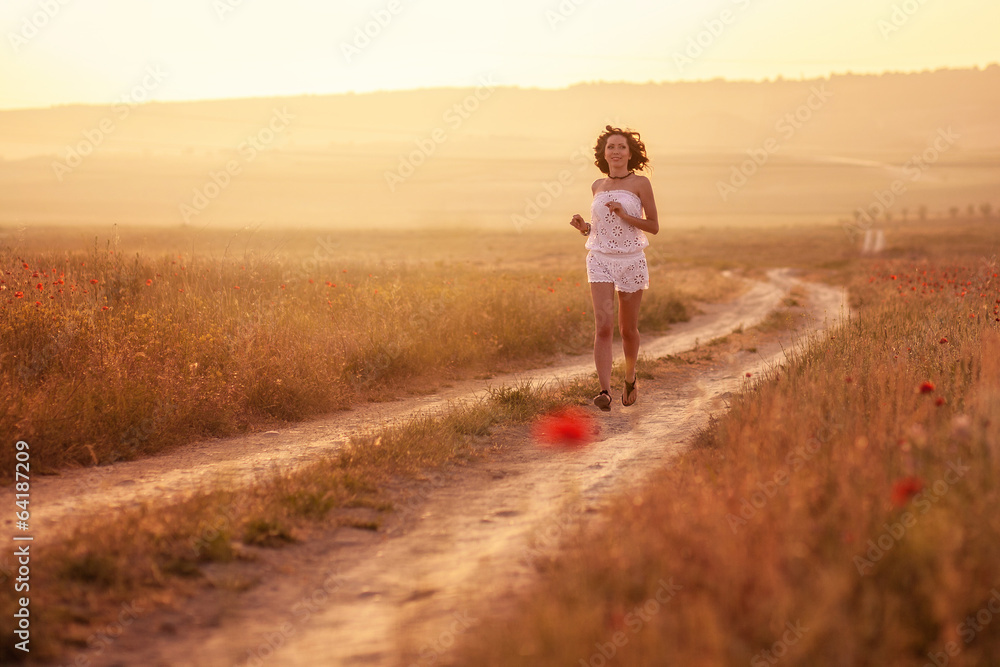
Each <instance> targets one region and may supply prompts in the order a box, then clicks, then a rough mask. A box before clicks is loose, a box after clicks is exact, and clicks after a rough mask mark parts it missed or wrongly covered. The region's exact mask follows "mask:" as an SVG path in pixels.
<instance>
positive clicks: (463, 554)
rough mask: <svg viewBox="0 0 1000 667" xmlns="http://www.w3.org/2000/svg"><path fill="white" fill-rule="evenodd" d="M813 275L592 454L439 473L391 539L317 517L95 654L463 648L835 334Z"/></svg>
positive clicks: (49, 488)
mask: <svg viewBox="0 0 1000 667" xmlns="http://www.w3.org/2000/svg"><path fill="white" fill-rule="evenodd" d="M796 284H798V283H797V281H795V280H794V278H792V277H791V275H790V273H789V272H787V271H781V270H779V271H772V272H771V273H770V274H769V282H767V283H756V284H755V285H754V286H753V288H752V289H751V290H750V291H749V292H747V293H746V294H744V295H743V296H742V297H740V298H739V299H738V300H736V301H735V302H732V303H728V304H719V305H714V306H711V307H709V308H708V309H707V312H706V313H704V314H702V315H699V316H697V317H695V318H693V319H692V320H691V321H690V322H688V323H685V324H683V325H679V326H677V327H675V328H674V330H673V331H672V332H671V333H670V334H669V335H667V336H663V337H661V338H658V339H655V340H651V341H644V343H643V348H642V352H643V354H645V355H647V356H650V357H653V358H657V357H662V356H666V355H668V354H673V353H678V352H681V351H684V350H687V349H690V348H692V347H694V345H695V344H696V341H698V340H700V341H701V342H708V341H709V340H710V339H712V338H715V337H718V336H723V335H726V334H728V333H730V332H731V331H732V330H733V329H735V328H737V327H739V326H740V325H742V326H744V327H747V328H748V327H751V326H753V325H754V324H756V323H758V322H759V321H761V320H762V319H764V318H765V317H766V316H767V315H768V314H769V313H770V312H771V311H772V310H774V309H775V308H776V307H778V306H779V305H780V303H781V300H782V298H783V297H784V296H785V295H786V294H787V292H788V290H789V289H791V288H792V287H793V286H795V285H796ZM802 287H803V289H804V290H805V291H806V293H807V294H808V305H809V312H810V316H811V317H810V318H809V321H808V323H806V324H805V325H804V327H803V328H801V329H800V330H799V331H797V332H795V333H794V334H788V335H787V336H785V337H784V340H775V341H773V342H771V343H769V344H768V345H766V346H764V347H761V348H759V349H758V350H757V352H756V354H750V353H746V352H744V353H740V354H734V355H728V358H727V359H724V360H723V361H722V362H720V363H719V364H716V365H715V366H714V367H712V368H710V369H708V370H706V371H703V372H701V373H699V374H698V375H697V376H696V377H694V378H692V379H691V380H690V381H688V382H685V383H683V384H676V383H674V384H671V383H667V382H657V381H655V380H653V381H650V380H646V381H642V382H640V399H639V402H638V403H637V404H636V405H635V406H632V407H630V408H628V409H623V408H622V406H621V404H620V402H616V404H615V405H614V406H613V409H612V412H611V413H610V414H608V415H603V414H601V415H600V416H599V418H600V421H601V425H602V435H601V440H600V441H599V442H597V443H595V444H594V445H592V446H591V447H589V448H588V449H586V450H584V451H580V452H575V453H571V454H566V453H555V452H551V451H547V450H540V449H538V448H535V447H533V446H530V445H529V444H528V443H525V444H524V446H521V447H514V448H511V452H510V453H509V454H507V455H503V456H500V457H499V458H498V459H494V460H490V461H489V462H487V463H484V464H479V465H474V466H470V467H468V468H465V469H463V470H462V471H461V474H454V475H452V476H451V479H449V480H446V481H443V482H442V483H440V484H435V485H434V487H435V488H434V489H433V491H432V492H431V493H430V494H429V497H428V498H427V499H426V501H425V502H422V503H421V504H420V505H419V508H418V509H417V511H415V512H406V511H403V512H399V513H397V515H396V516H394V517H392V518H391V519H390V520H389V522H388V524H387V525H386V526H385V528H384V530H382V531H380V532H379V533H371V532H369V531H361V530H355V529H350V528H340V529H337V530H335V531H323V530H322V528H321V527H320V528H317V530H316V532H315V533H314V534H313V535H311V536H309V539H307V540H305V541H304V543H303V544H301V545H298V546H295V547H290V548H288V549H284V550H280V551H271V552H269V553H267V554H266V555H263V556H262V557H261V560H260V561H258V562H257V563H255V564H253V565H252V566H248V572H252V573H253V576H256V577H260V578H261V579H262V583H261V584H260V585H258V586H257V587H255V588H253V589H252V590H250V591H248V592H246V593H243V594H241V595H240V596H239V597H238V599H237V598H235V597H234V598H233V600H232V601H231V604H228V605H227V604H226V603H222V604H221V605H220V604H219V603H218V598H219V596H218V594H216V596H215V597H214V598H212V600H213V601H212V602H211V603H209V602H207V601H206V602H205V603H204V605H202V606H200V607H199V608H196V609H192V610H191V611H190V612H185V613H176V614H167V615H165V614H163V613H162V612H153V611H152V610H148V611H147V614H146V615H144V616H142V617H141V618H140V619H139V620H138V621H137V622H136V623H135V624H134V626H133V627H132V628H130V630H129V631H128V632H127V633H126V634H125V635H123V636H122V637H121V638H120V639H119V640H118V641H117V642H116V643H115V644H114V646H113V647H112V650H110V651H107V652H104V653H103V654H102V655H100V656H96V655H93V654H87V657H88V658H89V659H90V664H91V665H148V666H153V665H174V666H179V665H198V666H201V665H213V666H214V665H244V664H254V665H256V664H269V665H282V666H284V665H355V664H356V665H366V664H372V665H383V664H386V665H395V664H422V665H432V664H448V661H447V656H446V649H447V647H448V646H450V645H451V642H452V640H453V639H454V636H455V634H456V633H462V632H467V631H468V632H474V627H475V624H476V621H477V617H478V616H479V615H480V613H479V610H482V609H483V606H482V605H483V602H484V601H489V600H492V599H496V598H501V597H502V596H503V594H504V593H505V592H507V591H510V590H512V589H514V588H517V587H518V586H520V585H522V584H523V583H525V582H527V581H530V579H531V577H532V576H533V573H534V569H533V567H532V566H531V562H530V561H531V558H530V556H531V555H532V554H537V553H538V549H541V550H546V549H548V548H552V547H555V546H556V545H557V544H558V539H559V538H560V536H561V535H562V534H564V533H565V531H566V530H567V529H568V528H569V526H571V525H573V524H574V523H576V522H577V521H578V520H579V519H580V517H582V516H584V515H585V514H586V513H587V512H590V511H593V510H595V509H596V508H597V507H598V506H599V505H600V503H601V502H602V501H603V499H605V498H606V497H607V495H608V494H609V493H610V492H613V491H615V490H620V489H623V488H627V485H628V484H633V483H635V482H636V481H639V480H641V478H642V476H643V474H644V473H645V472H646V471H648V470H649V469H651V468H652V467H653V466H655V465H657V464H662V462H664V461H666V460H668V459H669V458H670V457H672V456H674V455H675V454H676V453H677V452H678V451H680V449H681V448H682V447H683V446H684V444H685V442H686V441H688V440H689V439H690V438H691V436H692V435H694V434H695V433H696V432H697V431H698V430H699V429H701V428H702V427H703V426H704V425H705V424H706V423H707V420H708V417H709V415H710V414H711V413H712V412H714V411H717V410H720V409H724V408H725V398H726V397H727V396H728V395H729V394H730V393H731V392H733V391H736V390H738V389H739V387H740V386H741V383H743V382H745V381H746V380H745V373H747V372H750V373H754V374H757V373H759V372H760V371H762V370H763V369H765V368H766V367H768V366H770V365H774V364H777V363H781V362H783V361H784V354H785V351H787V350H789V348H790V347H791V344H792V339H793V338H795V339H798V340H802V339H803V337H805V336H807V335H813V334H815V333H817V332H821V331H822V330H824V329H825V328H826V327H827V326H828V325H830V324H832V323H833V322H834V321H836V320H837V319H839V317H840V316H842V315H843V314H844V312H845V308H846V306H845V305H844V304H843V298H842V296H843V295H842V294H841V292H840V290H837V289H833V288H830V287H827V286H823V285H815V284H803V285H802ZM592 368H593V366H592V362H591V361H590V359H589V358H587V359H580V358H578V359H577V361H576V362H575V363H564V364H560V365H558V366H555V367H550V368H547V369H544V370H540V371H537V372H533V373H522V374H518V375H517V376H510V377H496V378H493V379H491V380H489V381H488V383H489V384H494V385H495V384H502V383H505V382H511V381H523V380H531V381H532V382H546V381H551V380H553V379H563V378H569V377H573V376H575V375H579V374H589V373H591V372H592ZM485 386H486V383H485V382H484V381H482V380H479V381H469V382H462V383H457V384H456V385H455V386H453V387H451V388H450V389H448V390H446V391H443V392H439V393H438V394H435V395H433V396H427V397H421V398H413V399H406V400H402V401H397V402H394V403H389V404H379V405H371V406H366V407H365V408H361V409H358V410H354V411H351V412H350V413H347V414H342V415H336V416H334V417H332V418H329V419H324V420H320V421H314V422H308V423H305V424H300V425H297V426H295V427H294V428H290V429H287V430H286V431H282V432H280V433H277V434H274V435H258V436H248V437H243V438H233V439H227V440H223V441H209V442H202V443H196V444H195V445H193V446H191V447H188V448H184V449H183V450H178V451H176V452H174V453H171V454H167V455H164V456H159V457H155V458H153V459H147V460H143V461H137V462H133V463H124V464H120V465H116V466H113V467H110V468H97V469H88V470H79V471H73V472H71V473H68V474H66V475H64V476H62V477H60V478H53V479H47V480H44V484H39V488H38V489H37V490H35V489H33V490H35V492H36V493H37V496H36V497H37V498H38V501H37V505H38V507H39V508H42V509H41V510H40V511H39V514H38V515H37V516H35V517H33V518H35V519H36V521H42V522H48V524H49V525H54V524H55V523H56V522H61V521H66V520H68V519H71V518H72V517H73V515H75V514H78V513H85V512H88V511H94V510H95V509H97V508H107V507H109V506H122V505H127V504H130V503H135V502H139V501H140V500H142V499H145V498H151V497H160V498H162V497H163V496H164V495H168V496H169V495H173V494H181V493H185V492H187V491H189V490H191V489H193V488H197V487H199V486H200V485H203V484H206V483H209V482H211V481H214V480H222V481H230V482H235V481H238V480H245V479H250V478H253V477H255V476H257V475H260V474H266V473H267V472H268V471H269V470H270V469H271V467H272V466H274V465H276V464H281V465H282V466H283V467H284V466H287V465H289V464H294V463H295V462H297V461H302V460H308V459H310V458H313V457H315V456H318V455H320V454H322V453H323V452H326V451H330V450H331V449H335V448H336V447H337V446H339V444H340V443H341V442H343V440H344V439H346V438H347V437H348V436H349V435H350V433H351V432H353V431H355V430H357V429H359V428H363V427H366V426H369V425H371V424H374V423H379V422H385V421H391V420H394V419H402V418H405V417H407V416H410V415H413V414H415V413H417V412H420V411H426V410H439V409H442V408H446V407H447V406H448V404H449V403H450V402H452V401H455V400H460V399H462V398H464V397H465V398H467V397H469V396H471V395H474V394H475V393H476V392H479V391H482V390H483V389H484V387H485ZM33 504H34V503H33ZM44 525H45V523H42V524H40V530H39V532H42V531H43V530H44ZM209 576H210V577H211V576H213V572H212V571H211V570H210V571H209ZM226 576H231V574H230V575H226ZM207 599H208V598H206V600H207ZM196 604H200V603H199V602H198V601H196ZM72 657H73V656H69V659H71V658H72ZM262 658H263V660H261V659H262ZM421 658H423V659H421ZM64 664H65V663H64Z"/></svg>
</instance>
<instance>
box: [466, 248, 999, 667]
mask: <svg viewBox="0 0 1000 667" xmlns="http://www.w3.org/2000/svg"><path fill="white" fill-rule="evenodd" d="M938 242H939V243H941V244H946V242H947V240H946V239H941V238H939V239H938ZM991 245H992V246H994V247H995V242H993V243H992V244H987V245H985V246H980V251H981V248H982V247H990V246H991ZM934 254H935V255H937V256H938V257H940V255H941V254H943V253H942V252H941V251H940V250H935V251H934ZM956 256H959V254H958V253H956ZM962 259H963V260H964V261H962V262H960V263H952V262H947V263H946V262H943V261H941V260H940V259H938V260H937V261H933V262H932V261H911V260H892V261H888V262H885V263H874V262H852V266H851V268H852V269H853V271H854V278H853V279H852V283H851V288H852V295H853V296H854V299H855V301H856V303H857V304H859V305H861V308H862V310H861V313H860V316H859V317H857V318H856V319H854V320H853V321H851V322H850V323H849V324H847V325H846V326H844V327H843V328H841V329H840V330H838V331H836V332H835V334H834V335H831V336H830V337H829V338H828V339H827V340H825V341H823V342H822V343H820V344H817V345H815V346H814V347H812V348H811V349H809V350H807V351H805V352H804V353H803V354H801V355H800V356H799V357H798V358H797V359H796V360H794V362H793V363H791V364H789V365H788V367H787V368H782V369H779V370H777V371H775V372H774V373H773V374H772V376H771V377H768V378H766V379H764V380H763V381H761V382H759V383H757V384H755V385H753V386H752V387H751V388H750V389H748V390H747V391H745V392H743V393H742V394H741V395H739V396H738V397H736V398H735V400H734V401H733V405H732V409H731V411H730V412H729V413H727V414H726V415H725V416H724V417H722V418H720V419H719V420H717V421H715V422H713V424H712V426H711V427H710V428H709V429H708V430H706V431H705V432H704V433H702V434H701V435H700V436H699V438H698V440H697V442H696V443H695V444H696V445H697V446H696V447H694V448H692V450H690V451H689V453H687V454H686V455H684V456H682V457H680V458H679V459H678V460H676V461H675V462H673V463H672V464H671V466H670V467H669V468H667V469H664V470H661V471H659V472H657V473H656V474H655V475H654V477H653V479H652V480H651V481H650V483H649V484H648V485H647V486H646V487H645V488H643V489H641V490H637V491H636V492H635V493H631V494H628V495H627V496H624V497H621V498H619V499H618V500H616V501H615V502H614V503H613V505H612V506H611V507H610V508H609V509H608V511H607V512H606V513H605V514H604V515H603V517H602V518H601V519H600V520H599V521H598V522H597V523H596V524H594V525H591V526H590V527H589V529H586V530H583V531H581V533H580V534H578V535H575V536H573V537H572V538H570V539H568V540H567V543H566V545H565V550H564V552H563V553H562V554H560V555H559V556H557V557H555V558H553V559H552V560H550V561H545V562H539V567H540V569H541V570H542V572H543V575H544V576H542V577H541V578H540V580H539V582H538V584H537V586H536V587H535V589H534V590H532V591H530V593H529V594H527V595H526V596H525V599H524V600H523V601H522V602H521V603H520V605H519V609H518V611H517V613H516V614H514V615H512V616H510V617H507V618H503V619H492V620H490V621H488V622H484V623H483V624H482V627H483V628H489V629H487V630H484V631H483V632H482V633H480V634H479V635H478V636H475V637H471V636H470V637H469V638H468V641H467V642H466V644H465V646H463V647H462V648H461V650H460V652H459V658H458V661H459V663H460V664H475V665H495V666H503V665H525V664H532V665H542V664H546V665H547V664H561V665H602V664H621V665H662V664H677V665H747V664H750V665H754V666H757V665H773V664H782V665H809V666H816V665H861V666H863V665H871V666H876V665H878V666H881V665H907V666H909V665H913V666H920V665H924V664H934V663H933V659H937V660H938V661H941V660H950V661H953V662H952V664H963V665H981V666H983V667H986V666H989V665H995V664H996V657H997V656H998V655H1000V634H998V633H997V632H995V631H994V628H993V626H992V625H990V626H986V625H985V624H983V621H984V619H986V618H987V617H989V618H990V619H992V621H993V623H994V624H995V623H996V622H997V620H998V618H1000V617H998V616H997V614H996V611H995V610H996V609H997V604H998V603H1000V594H997V593H996V592H997V590H1000V519H998V518H997V514H996V512H995V507H996V506H997V504H998V503H1000V485H998V483H997V479H998V472H1000V430H998V424H1000V333H998V330H997V327H998V320H997V318H998V317H1000V315H998V314H997V313H998V311H1000V281H998V280H997V277H996V275H997V274H996V268H995V267H993V266H991V265H990V264H988V263H986V264H983V263H982V262H981V255H972V256H969V255H965V256H964V257H963V258H962ZM943 339H947V342H942V340H943ZM925 383H929V384H925ZM932 387H933V388H932ZM918 489H922V491H920V492H917V490H918ZM914 493H915V494H916V495H912V494H914ZM911 495H912V497H911ZM994 597H996V599H994V600H993V602H992V604H993V610H994V611H989V610H988V609H989V608H988V605H989V604H990V601H991V599H992V598H994ZM984 609H986V610H987V611H985V612H983V611H982V610H984ZM977 614H978V615H979V619H978V621H977V620H976V618H975V617H976V616H977ZM970 617H971V618H972V620H971V621H970V620H969V619H970ZM977 623H978V624H983V625H977ZM975 628H979V629H978V630H977V629H975ZM949 651H951V652H952V655H954V654H955V653H956V652H957V653H958V654H960V656H961V657H960V658H955V657H952V655H949V653H948V652H949ZM612 655H613V656H614V658H613V659H612V658H611V656H612ZM938 664H944V663H943V662H939V663H938Z"/></svg>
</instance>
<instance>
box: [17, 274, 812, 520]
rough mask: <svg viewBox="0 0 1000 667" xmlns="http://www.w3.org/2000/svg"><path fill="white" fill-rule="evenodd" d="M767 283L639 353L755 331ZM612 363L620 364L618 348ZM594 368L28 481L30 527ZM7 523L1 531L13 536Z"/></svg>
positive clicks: (582, 365) (307, 455) (572, 367)
mask: <svg viewBox="0 0 1000 667" xmlns="http://www.w3.org/2000/svg"><path fill="white" fill-rule="evenodd" d="M769 278H770V281H769V282H767V283H764V282H755V283H754V285H753V287H752V288H751V289H750V290H749V291H748V292H747V293H746V294H744V295H743V296H742V297H740V298H739V299H737V300H736V301H734V302H730V303H724V304H710V305H708V306H705V307H704V309H705V311H706V312H705V313H703V314H700V315H697V316H695V317H693V318H692V319H691V321H689V322H684V323H681V324H678V325H675V326H674V327H672V330H671V332H670V333H669V334H668V335H665V336H661V337H659V338H655V339H653V340H649V341H644V342H643V347H642V351H643V354H646V355H649V356H651V357H660V356H664V355H667V354H671V353H676V352H680V351H683V350H687V349H690V348H692V347H694V345H695V341H697V340H701V341H702V342H707V341H709V340H711V339H712V338H715V337H717V336H722V335H725V334H727V333H729V332H731V331H732V330H733V329H734V328H736V327H737V326H739V325H740V324H743V325H744V326H747V327H750V326H753V325H754V324H755V323H756V322H759V321H760V320H761V319H763V318H764V317H765V316H766V315H767V313H769V312H770V311H771V310H772V309H774V308H775V307H776V306H777V304H778V303H779V302H780V300H781V298H782V297H783V296H784V294H785V293H786V292H787V290H788V289H789V288H790V287H791V285H792V278H791V275H790V272H788V271H787V270H774V271H771V272H770V273H769ZM615 354H616V356H615V359H616V360H617V359H620V358H621V350H620V349H618V350H616V353H615ZM592 370H593V360H592V359H591V357H590V356H589V355H583V356H580V357H564V358H563V359H562V360H561V361H560V362H557V363H556V364H555V365H554V366H552V367H549V368H545V369H541V370H537V371H533V372H527V373H519V374H512V375H500V376H496V377H494V378H492V379H490V380H466V381H461V382H456V383H454V384H453V385H452V386H451V387H450V388H448V389H445V390H442V391H438V392H437V393H435V394H432V395H428V396H422V397H417V398H409V399H403V400H398V401H392V402H387V403H373V404H368V405H365V406H362V407H359V408H356V409H353V410H349V411H345V412H341V413H337V414H334V415H332V416H329V417H325V418H322V419H318V420H313V421H307V422H301V423H298V424H295V425H294V426H291V427H288V428H283V429H281V430H279V431H268V432H267V433H257V434H253V435H246V436H238V437H233V438H222V439H206V440H199V441H196V442H193V443H192V444H190V445H187V446H184V447H181V448H178V449H175V450H173V451H171V452H167V453H164V454H161V455H157V456H153V457H149V458H145V459H141V460H138V461H129V462H123V463H117V464H115V465H112V466H99V467H93V468H80V469H76V470H70V471H67V472H64V473H62V474H61V475H58V476H51V477H38V478H36V479H35V480H33V481H32V488H31V490H32V527H33V528H34V529H35V531H36V538H35V539H36V540H44V539H45V537H46V534H49V535H53V534H55V533H56V532H57V531H58V528H59V527H60V525H65V524H67V523H72V522H73V521H74V520H75V519H76V518H79V517H86V516H87V515H88V514H90V513H92V512H94V511H95V510H97V509H101V510H104V511H106V510H108V509H113V508H117V507H125V506H129V505H134V504H138V503H139V502H141V501H142V500H152V499H155V500H157V501H159V502H169V501H171V500H173V499H176V498H177V497H179V496H181V495H183V494H186V493H189V492H191V491H194V490H196V489H199V488H203V487H204V486H205V485H206V484H210V483H212V482H213V481H215V482H219V483H221V484H223V485H226V484H233V483H241V482H245V481H249V480H252V479H254V478H257V477H260V476H266V475H268V474H270V473H271V472H272V471H273V470H275V469H278V468H281V469H287V468H288V467H289V466H291V465H294V464H296V463H299V462H304V461H308V460H311V459H315V458H316V457H318V456H321V455H323V454H324V453H328V452H329V451H331V450H334V449H336V448H338V447H340V446H341V445H342V444H343V443H344V442H345V441H346V440H347V439H348V438H349V437H350V436H351V434H353V433H357V432H358V431H360V430H363V429H365V428H367V427H371V426H372V425H375V424H380V423H387V422H392V421H395V420H401V419H406V418H409V417H412V416H413V415H415V414H417V413H419V412H421V411H436V410H442V409H445V408H447V406H448V404H449V403H450V402H453V401H456V400H461V399H463V398H467V397H469V396H471V395H473V394H475V393H476V392H482V391H484V390H485V388H486V387H487V386H490V385H502V384H504V383H510V382H514V381H517V380H531V381H532V382H545V381H552V380H558V379H568V378H571V377H575V376H578V375H586V374H588V373H590V372H592ZM13 521H14V519H13V518H11V517H4V519H3V523H4V528H5V529H7V530H11V531H12V530H13Z"/></svg>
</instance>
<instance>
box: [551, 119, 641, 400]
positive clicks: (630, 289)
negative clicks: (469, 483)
mask: <svg viewBox="0 0 1000 667" xmlns="http://www.w3.org/2000/svg"><path fill="white" fill-rule="evenodd" d="M594 157H595V158H596V159H595V160H594V164H596V165H597V168H598V169H600V170H601V171H602V172H603V173H605V174H607V178H599V179H597V180H596V181H594V184H593V185H592V186H591V188H590V189H591V191H592V192H593V194H594V202H593V204H592V205H591V207H590V217H591V221H590V222H587V221H586V220H584V219H583V217H581V216H580V215H579V214H577V215H574V216H573V219H572V220H571V221H570V224H571V225H572V226H573V227H575V228H576V229H578V230H580V233H581V234H583V235H584V236H587V237H588V238H587V243H586V247H587V249H588V250H589V252H588V253H587V280H588V281H589V282H590V294H591V296H592V297H593V299H594V325H595V329H596V330H595V334H594V363H595V364H596V366H597V379H598V380H599V381H600V383H601V393H599V394H598V395H597V396H595V397H594V405H596V406H597V407H599V408H600V409H601V410H604V411H609V410H611V360H612V354H611V337H612V334H613V332H614V321H613V319H614V307H615V304H614V298H615V291H616V290H617V292H618V330H619V331H620V332H621V336H622V351H623V352H624V353H625V386H624V387H623V388H622V405H632V404H633V403H635V400H636V398H637V397H638V392H637V390H636V386H635V380H636V378H635V363H636V360H637V359H638V358H639V303H640V301H642V291H643V290H644V289H648V288H649V270H648V269H647V267H646V255H645V253H644V252H643V248H645V247H646V246H648V245H649V240H648V239H647V238H646V235H645V234H644V233H643V232H649V233H650V234H656V233H657V232H658V231H660V224H659V222H657V220H656V203H655V202H654V201H653V188H652V186H651V185H650V183H649V179H648V178H646V177H645V176H639V175H638V174H636V173H635V171H636V170H640V171H641V170H642V169H644V168H645V167H646V165H647V164H648V163H649V158H648V157H646V146H645V145H644V144H643V143H642V141H641V140H640V138H639V133H638V132H633V131H632V130H622V129H621V128H617V127H611V126H610V125H608V126H607V127H606V128H605V131H604V133H603V134H601V136H599V137H598V138H597V145H596V146H594ZM643 212H645V217H643Z"/></svg>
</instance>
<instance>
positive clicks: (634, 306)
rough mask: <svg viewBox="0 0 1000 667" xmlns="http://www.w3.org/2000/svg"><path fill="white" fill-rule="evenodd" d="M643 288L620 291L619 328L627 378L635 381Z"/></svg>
mask: <svg viewBox="0 0 1000 667" xmlns="http://www.w3.org/2000/svg"><path fill="white" fill-rule="evenodd" d="M642 292H643V290H637V291H635V292H618V330H619V331H621V334H622V352H624V353H625V380H626V381H628V382H635V363H636V360H637V359H638V358H639V303H640V302H641V301H642Z"/></svg>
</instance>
